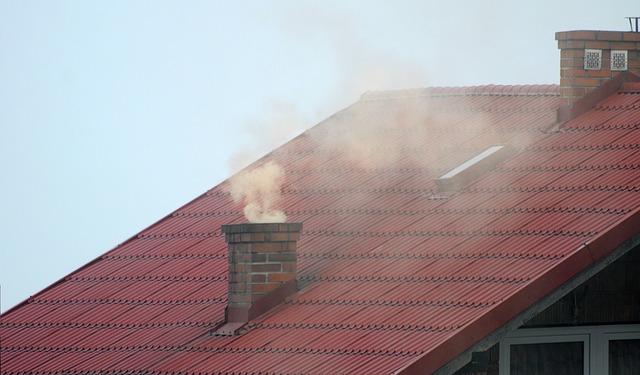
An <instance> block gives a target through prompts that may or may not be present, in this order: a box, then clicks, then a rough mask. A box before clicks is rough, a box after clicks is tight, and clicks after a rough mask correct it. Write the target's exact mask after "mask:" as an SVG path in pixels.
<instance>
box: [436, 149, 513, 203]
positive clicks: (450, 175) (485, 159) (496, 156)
mask: <svg viewBox="0 0 640 375" xmlns="http://www.w3.org/2000/svg"><path fill="white" fill-rule="evenodd" d="M515 151H516V150H515V149H514V148H512V147H510V146H508V145H501V144H498V145H493V146H491V147H489V148H488V149H486V150H484V151H482V152H481V153H480V154H478V155H476V156H474V157H473V158H471V159H469V160H467V161H465V162H464V163H462V164H460V165H459V166H457V167H455V168H453V169H452V170H450V171H449V172H447V173H445V174H444V175H442V177H440V178H437V179H436V180H435V181H434V182H435V184H436V186H438V190H440V192H443V193H451V192H455V191H458V190H460V189H463V188H464V187H466V186H467V185H469V184H471V183H473V182H474V181H476V180H477V179H478V178H480V177H481V176H482V174H484V173H486V172H488V171H489V170H491V169H492V168H494V167H495V166H496V165H498V164H499V163H501V162H502V161H504V160H505V159H507V158H508V157H510V156H511V155H512V154H513V153H515Z"/></svg>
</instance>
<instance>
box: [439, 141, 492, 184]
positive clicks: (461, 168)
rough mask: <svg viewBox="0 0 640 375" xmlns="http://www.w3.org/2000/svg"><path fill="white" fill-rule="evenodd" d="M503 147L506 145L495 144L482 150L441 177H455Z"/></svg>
mask: <svg viewBox="0 0 640 375" xmlns="http://www.w3.org/2000/svg"><path fill="white" fill-rule="evenodd" d="M503 148H504V145H493V146H491V147H489V148H488V149H486V150H484V151H482V152H481V153H479V154H478V155H476V156H474V157H472V158H471V159H469V160H467V161H465V162H464V163H462V164H460V165H459V166H457V167H455V168H453V169H452V170H450V171H449V172H447V173H445V174H444V175H442V176H441V177H440V178H442V179H448V178H453V177H454V176H455V175H457V174H458V173H461V172H462V171H464V170H466V169H469V168H471V167H472V166H474V165H475V164H478V163H479V162H481V161H482V160H484V159H486V158H488V157H489V156H491V155H493V154H495V153H496V152H498V151H500V150H502V149H503Z"/></svg>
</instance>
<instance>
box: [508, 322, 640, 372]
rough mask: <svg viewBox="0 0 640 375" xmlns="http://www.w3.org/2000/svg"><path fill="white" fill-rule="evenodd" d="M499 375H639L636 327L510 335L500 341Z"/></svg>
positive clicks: (528, 330)
mask: <svg viewBox="0 0 640 375" xmlns="http://www.w3.org/2000/svg"><path fill="white" fill-rule="evenodd" d="M500 374H511V375H538V374H569V375H589V374H591V375H596V374H598V375H599V374H610V375H613V374H615V375H627V374H629V375H630V374H640V325H619V326H585V327H560V328H526V329H520V330H517V331H514V332H512V333H511V334H509V335H508V336H507V338H505V339H503V340H502V341H500Z"/></svg>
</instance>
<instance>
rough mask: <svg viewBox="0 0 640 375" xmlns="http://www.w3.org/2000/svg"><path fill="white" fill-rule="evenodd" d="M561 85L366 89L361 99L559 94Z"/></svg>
mask: <svg viewBox="0 0 640 375" xmlns="http://www.w3.org/2000/svg"><path fill="white" fill-rule="evenodd" d="M559 94H560V86H559V85H555V84H548V85H543V84H535V85H480V86H443V87H437V86H436V87H425V88H413V89H396V90H380V91H366V92H365V93H364V94H362V96H360V100H365V101H371V100H381V99H400V98H418V97H439V96H558V95H559Z"/></svg>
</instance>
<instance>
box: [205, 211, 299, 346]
mask: <svg viewBox="0 0 640 375" xmlns="http://www.w3.org/2000/svg"><path fill="white" fill-rule="evenodd" d="M301 229H302V224H301V223H266V224H263V223H253V224H232V225H223V226H222V232H223V233H224V234H225V240H226V241H227V243H228V263H229V276H228V278H229V295H228V303H227V309H226V323H225V324H224V325H223V326H222V327H220V328H219V329H218V330H217V331H216V334H219V335H232V334H236V333H237V331H238V330H239V329H240V328H241V327H242V326H243V325H244V324H246V323H247V322H248V321H249V320H251V319H253V318H255V317H257V316H258V315H260V314H262V313H264V312H266V311H268V310H269V309H271V308H272V307H274V306H276V305H278V304H280V303H281V302H283V301H284V300H285V299H286V298H287V297H288V296H290V295H292V294H293V293H295V292H296V290H297V284H296V271H297V270H296V268H297V256H296V245H297V241H298V239H299V238H300V231H301Z"/></svg>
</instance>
